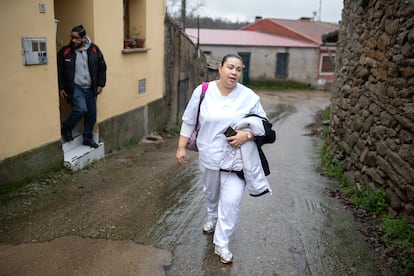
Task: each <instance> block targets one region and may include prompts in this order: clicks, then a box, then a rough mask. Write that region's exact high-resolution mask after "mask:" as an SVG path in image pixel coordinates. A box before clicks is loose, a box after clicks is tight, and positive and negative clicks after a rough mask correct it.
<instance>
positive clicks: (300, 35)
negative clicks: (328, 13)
mask: <svg viewBox="0 0 414 276" xmlns="http://www.w3.org/2000/svg"><path fill="white" fill-rule="evenodd" d="M339 27H340V25H339V24H337V23H330V22H321V21H314V20H312V19H310V18H301V19H299V20H292V19H272V18H267V19H260V20H256V21H255V22H254V23H252V24H250V25H248V26H246V27H244V28H242V29H243V30H246V31H247V30H248V31H259V32H263V33H268V34H275V35H278V36H284V37H287V38H291V39H297V40H301V41H305V42H309V43H315V44H316V45H318V46H319V61H318V65H317V75H318V76H317V78H318V81H319V82H322V83H324V82H325V81H328V82H329V81H331V80H332V79H333V73H334V68H335V55H336V40H337V39H335V37H337V35H336V36H335V33H337V31H338V30H339Z"/></svg>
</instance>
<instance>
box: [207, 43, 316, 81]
mask: <svg viewBox="0 0 414 276" xmlns="http://www.w3.org/2000/svg"><path fill="white" fill-rule="evenodd" d="M201 49H202V50H203V51H211V57H212V60H216V61H217V63H219V62H220V61H221V59H222V57H223V56H224V55H226V54H228V53H240V52H243V53H251V56H250V71H249V76H250V80H257V79H263V80H274V79H275V72H276V54H277V53H286V52H287V53H289V65H288V79H289V80H294V81H298V82H302V83H310V84H312V85H316V84H317V78H318V66H319V65H318V64H319V63H318V58H319V48H285V47H240V46H210V45H201Z"/></svg>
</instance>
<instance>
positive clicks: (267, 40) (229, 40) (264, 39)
mask: <svg viewBox="0 0 414 276" xmlns="http://www.w3.org/2000/svg"><path fill="white" fill-rule="evenodd" d="M185 32H186V33H187V35H188V36H189V37H190V39H191V40H192V41H193V43H195V44H197V36H198V30H197V29H186V30H185ZM199 42H200V45H238V46H274V47H301V48H303V47H305V48H315V47H318V46H317V45H316V44H313V43H307V42H304V41H299V40H294V39H291V38H287V37H282V36H277V35H271V34H265V33H261V32H255V31H244V30H221V29H200V38H199Z"/></svg>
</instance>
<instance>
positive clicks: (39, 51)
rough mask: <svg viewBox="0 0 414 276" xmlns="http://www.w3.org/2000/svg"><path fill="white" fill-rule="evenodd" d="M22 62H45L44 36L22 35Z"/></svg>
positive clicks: (29, 63) (33, 63)
mask: <svg viewBox="0 0 414 276" xmlns="http://www.w3.org/2000/svg"><path fill="white" fill-rule="evenodd" d="M22 47H23V64H24V65H36V64H47V53H46V37H22Z"/></svg>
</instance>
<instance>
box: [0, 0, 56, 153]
mask: <svg viewBox="0 0 414 276" xmlns="http://www.w3.org/2000/svg"><path fill="white" fill-rule="evenodd" d="M41 2H42V3H44V4H45V5H46V13H40V12H39V2H37V1H15V0H2V1H1V2H0V33H1V34H2V46H1V49H2V51H1V52H0V57H1V58H0V59H1V61H2V62H1V64H0V78H1V89H0V137H1V138H0V160H2V159H4V158H6V157H9V156H12V155H16V154H18V153H21V152H24V151H27V150H30V149H32V148H36V147H38V146H41V145H44V144H47V143H49V142H52V141H56V139H57V138H58V135H59V131H58V130H59V129H60V127H59V109H58V95H57V74H56V70H57V69H56V48H55V27H54V11H53V1H52V0H44V1H41ZM23 36H29V37H46V39H47V54H48V64H47V65H32V66H25V65H23V56H22V52H23V51H22V42H21V38H22V37H23Z"/></svg>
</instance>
